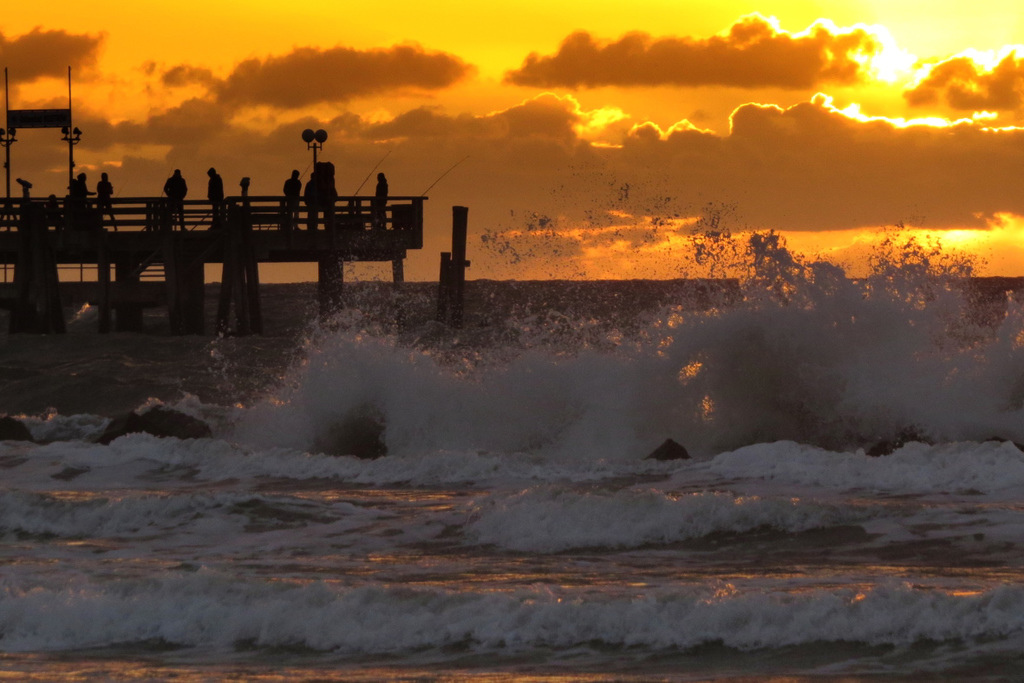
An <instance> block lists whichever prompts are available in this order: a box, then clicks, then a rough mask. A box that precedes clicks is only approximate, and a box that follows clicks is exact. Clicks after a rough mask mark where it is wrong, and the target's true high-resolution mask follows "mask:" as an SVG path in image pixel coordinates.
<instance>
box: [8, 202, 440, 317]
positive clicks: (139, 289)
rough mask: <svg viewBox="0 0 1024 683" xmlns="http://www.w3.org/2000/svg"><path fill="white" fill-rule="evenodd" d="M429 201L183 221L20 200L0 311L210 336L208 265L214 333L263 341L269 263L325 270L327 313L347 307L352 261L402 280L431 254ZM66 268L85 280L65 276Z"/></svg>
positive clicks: (122, 205)
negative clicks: (215, 288)
mask: <svg viewBox="0 0 1024 683" xmlns="http://www.w3.org/2000/svg"><path fill="white" fill-rule="evenodd" d="M425 200H426V197H390V198H389V199H388V201H387V205H386V207H385V208H384V211H383V213H382V212H380V211H379V210H377V211H375V210H374V208H373V201H374V198H373V197H363V196H358V197H339V198H338V200H337V202H336V203H335V204H334V207H333V211H332V210H331V209H330V208H328V210H327V211H326V215H325V212H324V210H323V209H321V210H320V211H319V212H318V211H315V210H309V209H307V208H306V207H305V206H304V205H299V206H296V205H294V204H292V205H289V204H288V200H286V199H285V198H284V197H280V196H273V197H266V196H259V197H257V196H253V197H248V196H240V197H229V198H227V199H225V201H224V203H223V206H220V207H214V206H213V205H211V203H210V202H208V201H186V202H184V206H183V210H182V211H181V212H180V213H179V212H178V211H177V210H174V209H175V208H176V207H172V206H171V202H170V201H169V200H168V199H167V198H165V197H157V198H154V197H140V198H126V199H115V200H112V207H111V211H110V212H109V213H108V212H107V210H106V209H104V211H103V213H102V214H101V213H100V212H99V209H98V208H97V207H96V205H95V202H92V201H89V202H83V203H81V204H79V205H75V204H72V203H71V202H69V201H67V200H65V201H64V202H63V203H62V204H61V205H59V206H55V205H53V204H50V203H48V202H47V201H46V200H37V199H30V200H29V199H11V200H10V205H9V206H7V207H5V208H4V210H3V211H4V213H3V215H0V269H2V271H0V308H6V309H8V310H9V311H10V331H11V332H12V333H18V332H34V333H60V332H63V331H64V327H65V322H64V317H63V307H64V306H67V305H71V304H76V303H79V304H80V303H89V304H91V305H95V306H97V307H98V311H99V316H98V319H99V323H98V326H99V331H100V332H109V331H111V330H115V331H141V330H142V321H143V310H144V309H145V308H147V307H155V306H166V307H167V311H168V318H169V320H170V327H171V331H172V333H173V334H204V333H205V329H204V313H203V311H204V289H205V288H204V284H205V268H206V265H207V264H220V265H221V266H222V277H221V289H220V297H219V301H218V306H217V332H218V333H223V334H252V333H257V334H258V333H260V332H261V331H262V326H263V324H262V313H261V310H260V298H259V264H260V263H316V264H317V266H318V288H317V289H318V295H319V302H320V311H321V314H326V313H328V312H329V311H331V310H333V309H334V308H336V307H337V306H339V305H340V304H341V292H342V286H343V265H344V262H346V261H348V262H363V261H376V262H390V263H391V266H392V274H393V277H394V280H395V282H401V281H403V279H404V259H405V256H406V252H407V251H408V250H410V249H421V248H422V247H423V202H424V201H425ZM214 216H217V217H218V220H216V221H215V220H213V218H214ZM311 219H312V221H311ZM309 225H313V226H315V229H308V227H307V226H309ZM69 267H77V268H78V270H79V275H80V277H79V278H78V279H77V280H75V281H70V280H69V278H67V277H64V278H61V277H59V273H60V272H61V271H62V270H63V271H65V272H66V271H67V270H68V269H69ZM90 275H91V277H89V276H90Z"/></svg>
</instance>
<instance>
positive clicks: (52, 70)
mask: <svg viewBox="0 0 1024 683" xmlns="http://www.w3.org/2000/svg"><path fill="white" fill-rule="evenodd" d="M102 42H103V36H93V35H80V34H74V33H68V32H66V31H44V30H43V29H41V28H35V29H33V30H32V31H31V32H29V33H26V34H25V35H22V36H18V37H17V38H8V37H7V36H5V35H3V34H2V33H0V63H2V64H6V65H7V66H8V67H10V73H9V75H10V77H11V79H12V80H14V81H15V82H30V81H34V80H37V79H40V78H47V77H55V78H63V77H64V76H65V75H66V74H67V68H68V67H69V66H70V67H72V68H76V69H81V68H84V69H86V70H88V69H91V68H92V67H93V66H94V65H95V63H96V57H97V53H98V51H99V47H100V44H101V43H102Z"/></svg>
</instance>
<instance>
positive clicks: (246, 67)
mask: <svg viewBox="0 0 1024 683" xmlns="http://www.w3.org/2000/svg"><path fill="white" fill-rule="evenodd" d="M472 72H473V68H472V67H471V66H470V65H468V64H466V63H465V62H463V61H462V60H461V59H459V58H458V57H455V56H454V55H450V54H447V53H444V52H431V51H428V50H425V49H424V48H422V47H420V46H418V45H396V46H394V47H390V48H386V49H373V50H355V49H352V48H347V47H335V48H329V49H323V50H321V49H317V48H309V47H307V48H298V49H296V50H294V51H292V52H290V53H288V54H286V55H281V56H274V57H267V58H265V59H255V58H254V59H247V60H245V61H243V62H241V63H240V64H238V65H237V66H236V67H235V69H234V70H233V71H232V72H231V74H229V75H228V76H227V78H225V79H223V80H221V81H217V82H213V83H211V82H210V74H209V72H208V71H206V70H204V69H199V68H193V67H183V66H179V67H175V68H173V69H171V70H169V71H168V72H167V73H165V74H164V79H165V81H169V82H170V83H172V84H174V85H186V84H190V83H198V84H201V85H212V89H213V91H214V92H215V93H216V95H217V97H218V99H220V100H221V101H223V102H228V103H233V104H251V105H271V106H275V107H280V108H286V109H287V108H299V107H304V106H308V105H313V104H318V103H341V102H347V101H350V100H352V99H355V98H357V97H364V96H367V95H375V94H379V93H383V92H395V91H402V90H415V91H424V90H426V91H430V90H440V89H443V88H446V87H448V86H450V85H452V84H454V83H456V82H457V81H459V80H460V79H463V78H465V77H467V76H468V75H469V74H470V73H472Z"/></svg>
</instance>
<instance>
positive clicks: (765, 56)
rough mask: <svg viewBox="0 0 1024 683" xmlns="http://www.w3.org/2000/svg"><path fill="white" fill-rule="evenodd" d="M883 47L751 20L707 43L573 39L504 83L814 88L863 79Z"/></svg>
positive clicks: (825, 30)
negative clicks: (784, 29)
mask: <svg viewBox="0 0 1024 683" xmlns="http://www.w3.org/2000/svg"><path fill="white" fill-rule="evenodd" d="M882 49H883V44H882V41H881V40H879V39H878V38H877V37H876V36H875V35H874V34H873V33H872V32H871V30H869V29H868V28H866V27H856V28H852V29H845V30H840V29H837V28H836V27H835V26H834V25H833V24H831V23H828V22H823V21H821V22H818V23H816V24H814V25H812V26H811V27H810V28H808V29H807V30H806V31H804V32H802V33H797V34H794V33H789V32H786V31H783V30H781V29H779V27H778V25H777V22H775V20H773V19H768V18H765V17H762V16H760V15H757V14H753V15H749V16H746V17H743V18H742V19H740V20H739V21H738V22H737V23H736V24H734V25H733V26H732V27H731V28H730V29H729V31H728V33H726V34H725V35H717V36H712V37H711V38H707V39H703V40H700V39H693V38H657V39H655V38H652V37H651V36H649V35H647V34H645V33H628V34H626V35H625V36H623V37H622V38H620V39H619V40H617V41H615V42H610V43H600V42H598V41H597V40H596V39H595V38H593V37H592V36H591V35H590V34H589V33H586V32H578V33H574V34H572V35H571V36H569V37H568V38H566V39H565V41H564V42H563V43H562V45H561V47H560V48H559V50H558V52H557V53H556V54H555V55H553V56H541V55H539V54H537V53H532V54H531V55H529V56H528V57H527V58H526V60H525V61H524V62H523V65H522V66H521V67H520V68H519V69H518V70H515V71H510V72H508V73H507V74H506V76H505V80H506V82H509V83H512V84H515V85H526V86H538V87H559V86H561V87H581V86H582V87H601V86H627V87H628V86H657V85H675V86H705V85H724V86H733V87H740V88H759V87H781V88H792V89H798V88H813V87H815V86H817V85H819V84H822V83H826V82H830V83H842V84H851V83H857V82H860V81H863V80H865V79H866V78H867V75H868V66H867V65H868V62H869V61H870V59H871V58H872V57H873V56H875V55H877V54H878V53H880V52H881V50H882Z"/></svg>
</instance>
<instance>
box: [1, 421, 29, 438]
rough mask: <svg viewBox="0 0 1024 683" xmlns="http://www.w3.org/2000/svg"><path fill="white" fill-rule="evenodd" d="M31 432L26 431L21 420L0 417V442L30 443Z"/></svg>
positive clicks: (26, 428)
mask: <svg viewBox="0 0 1024 683" xmlns="http://www.w3.org/2000/svg"><path fill="white" fill-rule="evenodd" d="M32 440H33V439H32V432H30V431H28V427H26V426H25V425H24V424H23V423H22V422H21V420H15V419H14V418H13V417H8V416H6V415H4V416H2V417H0V441H32Z"/></svg>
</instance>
